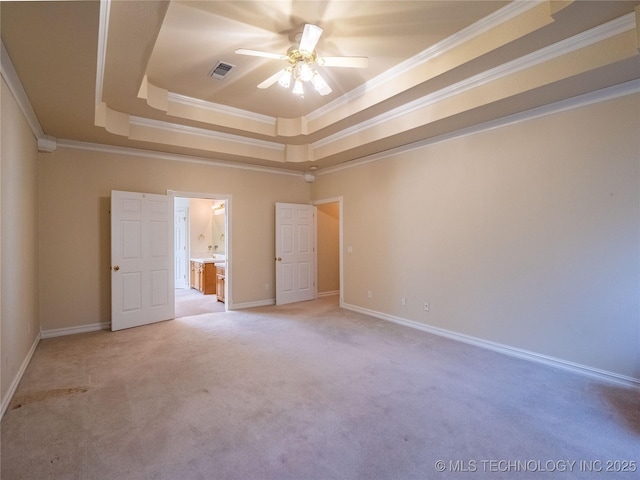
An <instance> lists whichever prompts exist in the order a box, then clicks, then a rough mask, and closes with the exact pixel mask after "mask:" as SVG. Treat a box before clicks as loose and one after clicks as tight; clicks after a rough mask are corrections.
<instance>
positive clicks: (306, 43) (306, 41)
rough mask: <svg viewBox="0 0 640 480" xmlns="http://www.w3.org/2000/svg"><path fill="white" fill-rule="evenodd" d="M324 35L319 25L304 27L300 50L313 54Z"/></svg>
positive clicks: (308, 24)
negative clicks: (321, 36)
mask: <svg viewBox="0 0 640 480" xmlns="http://www.w3.org/2000/svg"><path fill="white" fill-rule="evenodd" d="M320 35H322V29H321V28H320V27H318V26H317V25H311V24H310V23H307V24H306V25H305V26H304V30H303V32H302V38H301V39H300V50H302V51H304V52H313V51H314V50H315V48H316V45H317V44H318V40H320Z"/></svg>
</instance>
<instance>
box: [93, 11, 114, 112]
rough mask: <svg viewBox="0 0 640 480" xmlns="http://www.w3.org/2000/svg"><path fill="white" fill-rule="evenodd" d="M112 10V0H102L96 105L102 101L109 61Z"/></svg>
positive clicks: (99, 24) (99, 22)
mask: <svg viewBox="0 0 640 480" xmlns="http://www.w3.org/2000/svg"><path fill="white" fill-rule="evenodd" d="M110 12H111V0H100V18H99V21H98V60H97V65H96V100H95V101H96V105H99V104H100V103H102V89H103V86H104V66H105V63H106V61H107V38H108V35H109V15H110Z"/></svg>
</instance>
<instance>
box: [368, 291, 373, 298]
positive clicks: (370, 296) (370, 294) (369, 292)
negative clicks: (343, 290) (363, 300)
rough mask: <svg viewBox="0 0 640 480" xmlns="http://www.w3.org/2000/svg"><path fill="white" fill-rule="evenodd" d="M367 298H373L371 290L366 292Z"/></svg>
mask: <svg viewBox="0 0 640 480" xmlns="http://www.w3.org/2000/svg"><path fill="white" fill-rule="evenodd" d="M367 297H368V298H373V293H371V290H369V291H368V292H367Z"/></svg>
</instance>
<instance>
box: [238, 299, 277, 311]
mask: <svg viewBox="0 0 640 480" xmlns="http://www.w3.org/2000/svg"><path fill="white" fill-rule="evenodd" d="M275 304H276V299H275V298H270V299H269V300H258V301H256V302H245V303H234V304H233V305H229V310H244V309H246V308H255V307H268V306H270V305H275Z"/></svg>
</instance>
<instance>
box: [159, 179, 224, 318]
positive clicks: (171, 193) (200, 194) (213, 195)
mask: <svg viewBox="0 0 640 480" xmlns="http://www.w3.org/2000/svg"><path fill="white" fill-rule="evenodd" d="M167 195H169V196H170V197H172V198H173V205H174V208H175V198H176V197H183V198H204V199H207V200H224V209H225V215H224V231H225V234H224V251H225V255H226V257H227V267H226V270H225V282H224V289H225V292H224V299H225V300H224V310H225V312H227V311H229V310H233V293H232V291H233V285H232V284H233V282H232V281H231V278H232V276H233V260H232V259H233V256H232V252H231V248H232V247H231V245H232V244H233V242H232V241H231V231H232V230H231V212H232V206H231V201H232V197H233V195H231V194H230V193H208V192H207V193H203V192H183V191H178V190H167ZM174 287H175V285H174Z"/></svg>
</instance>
